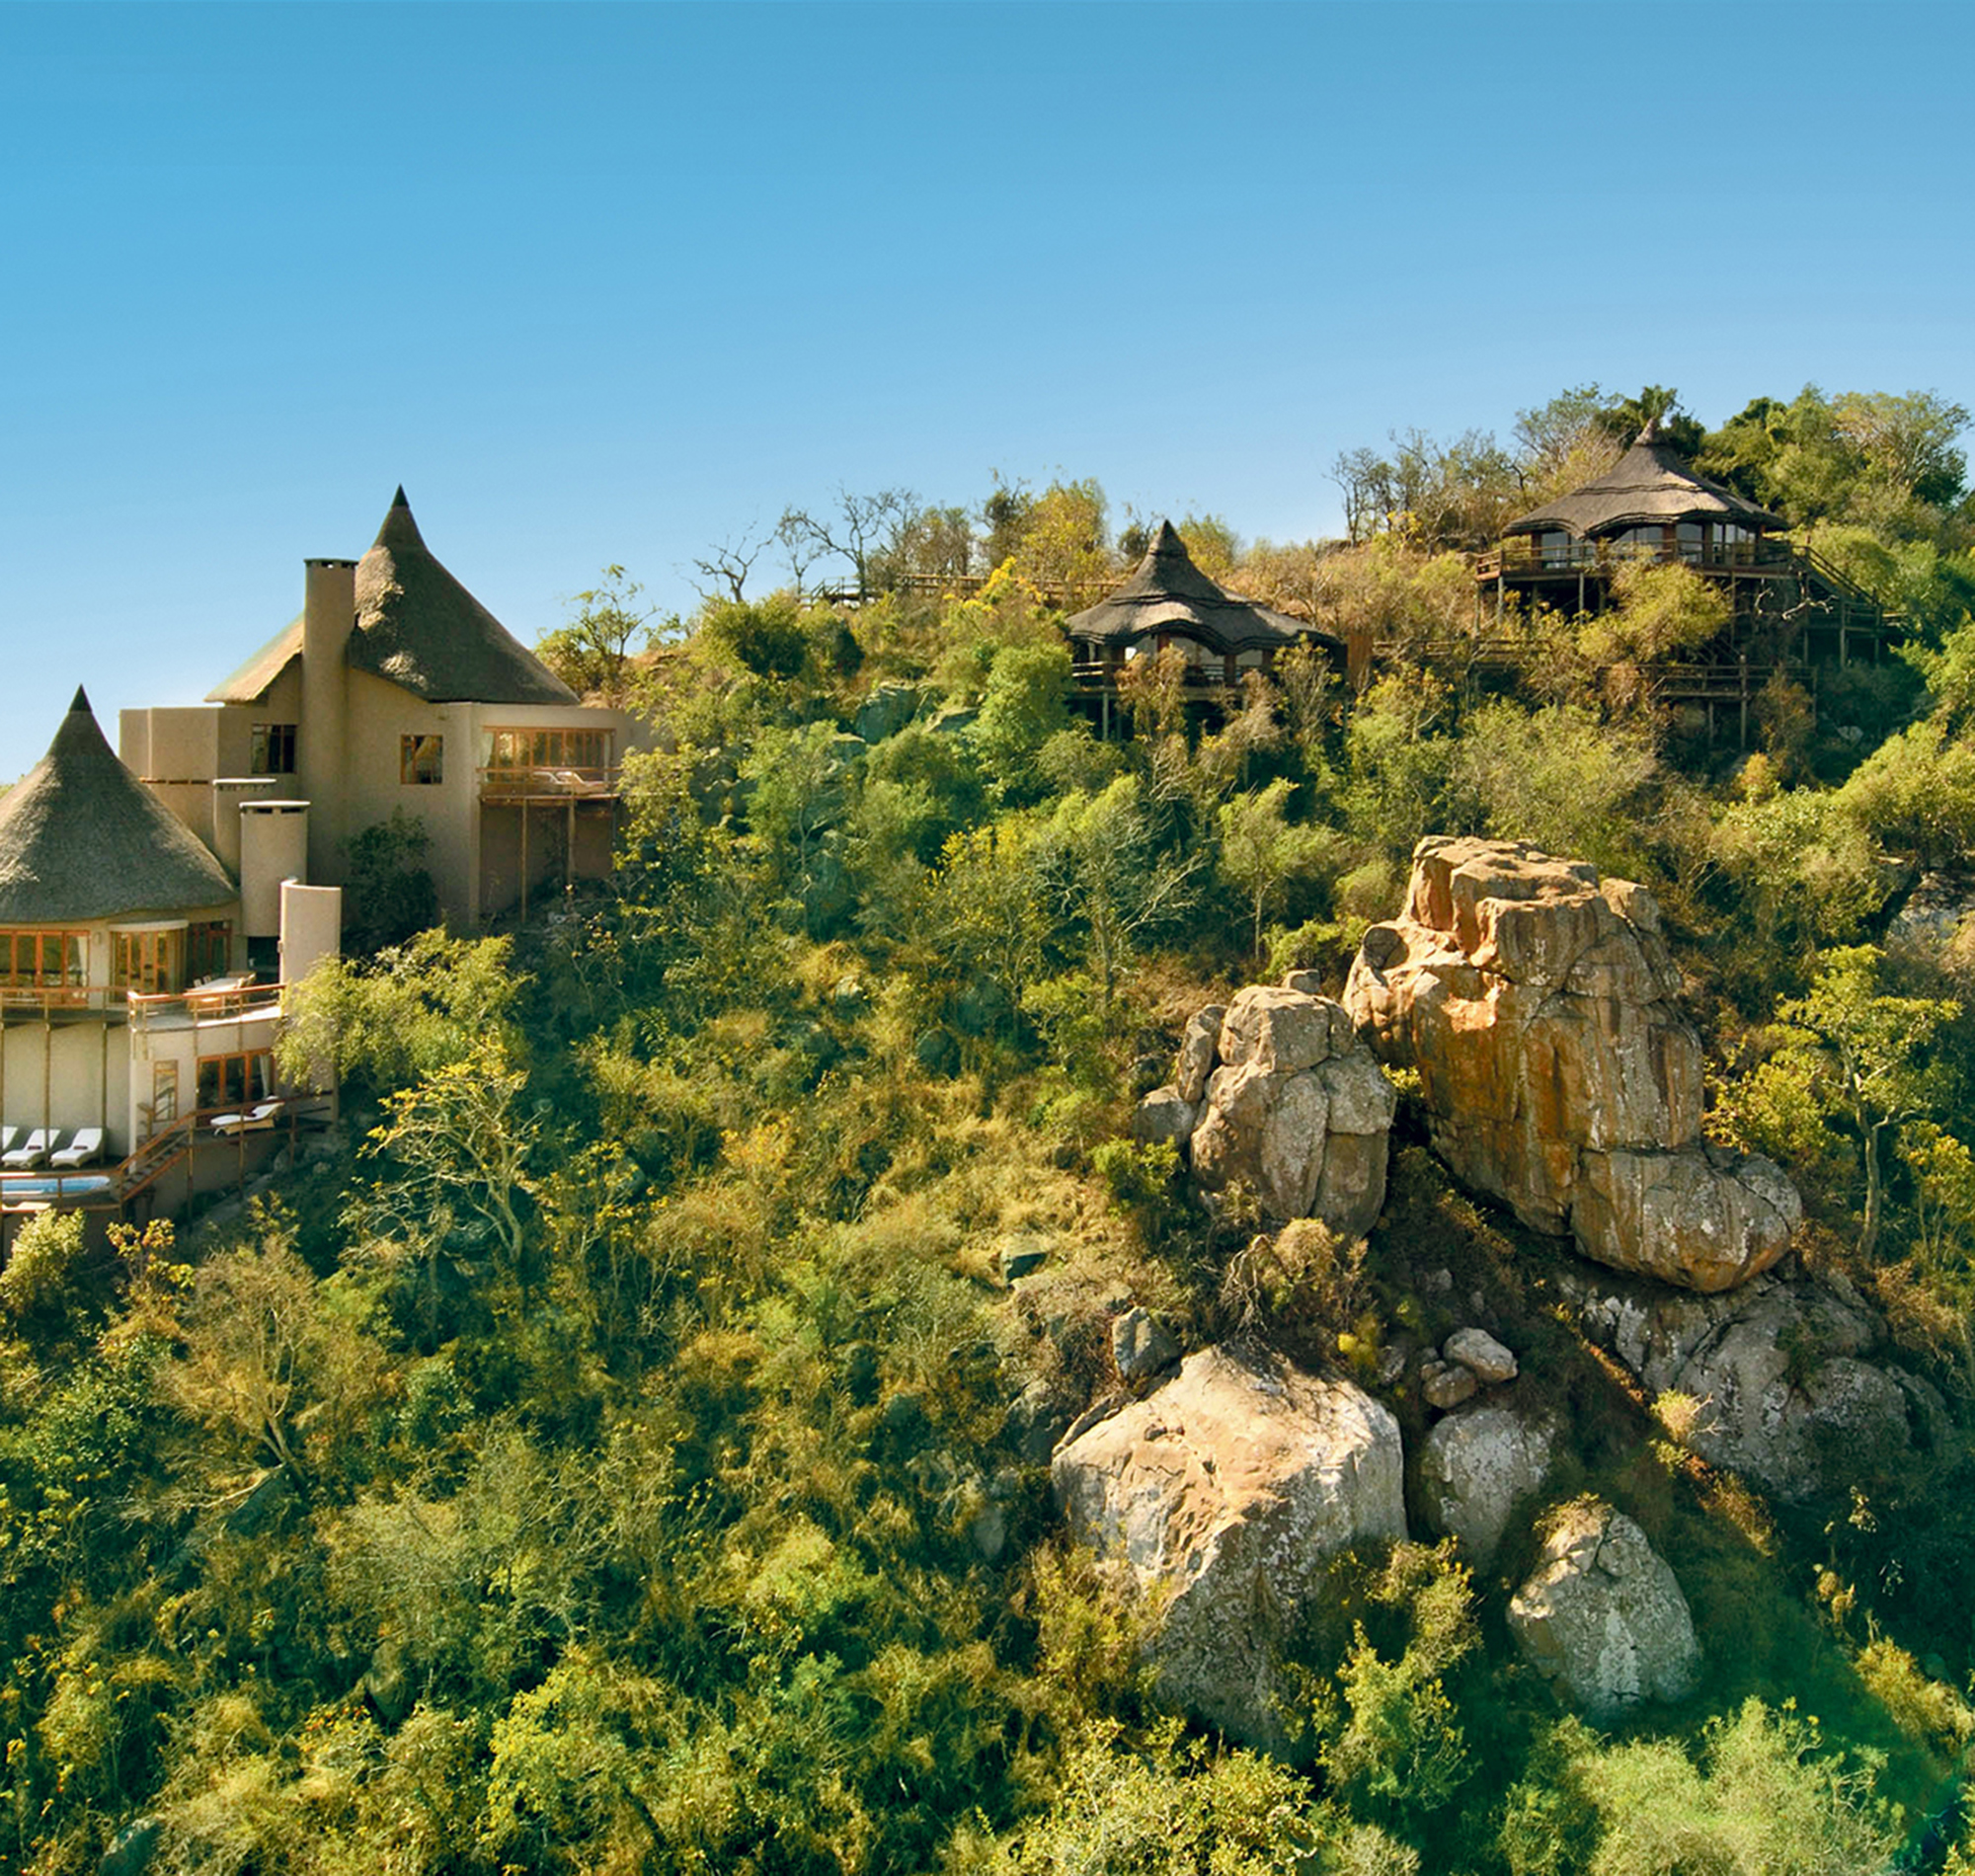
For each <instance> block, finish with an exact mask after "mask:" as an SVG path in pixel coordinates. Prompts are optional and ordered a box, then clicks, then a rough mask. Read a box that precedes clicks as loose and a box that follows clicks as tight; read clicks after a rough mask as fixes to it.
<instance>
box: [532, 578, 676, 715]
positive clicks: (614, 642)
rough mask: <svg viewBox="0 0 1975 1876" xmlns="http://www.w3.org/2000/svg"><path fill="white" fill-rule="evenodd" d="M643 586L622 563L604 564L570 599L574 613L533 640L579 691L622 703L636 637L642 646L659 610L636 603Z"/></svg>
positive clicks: (551, 665) (539, 652) (543, 658)
mask: <svg viewBox="0 0 1975 1876" xmlns="http://www.w3.org/2000/svg"><path fill="white" fill-rule="evenodd" d="M643 592H644V588H643V587H642V586H639V585H638V583H637V582H636V581H635V580H632V579H629V578H627V576H626V575H625V572H624V569H623V568H621V567H617V566H610V567H606V568H604V570H603V573H602V576H601V577H600V578H599V580H598V581H597V584H596V585H595V586H593V587H591V588H590V589H589V590H588V591H587V592H579V593H578V594H577V595H576V596H575V598H574V599H573V600H571V602H570V603H571V604H572V605H574V606H575V607H576V616H575V617H574V618H572V619H571V620H570V621H569V623H568V624H567V625H560V626H557V627H556V628H555V630H554V631H552V632H545V633H543V634H542V636H541V637H540V638H539V639H537V640H536V641H535V652H536V655H537V656H538V657H539V658H540V659H541V661H542V663H543V664H546V665H547V666H548V667H549V669H550V670H552V671H554V672H555V674H556V675H557V676H558V677H560V678H561V679H562V680H563V682H564V683H566V684H567V685H568V686H569V687H570V689H572V690H573V691H575V692H576V694H577V695H578V696H579V697H595V698H596V699H598V701H600V702H602V703H606V704H610V705H612V706H620V707H621V705H622V704H623V701H624V693H625V688H626V686H625V667H626V665H627V664H629V662H630V658H631V654H632V651H633V649H634V641H635V642H636V643H637V646H638V647H639V648H642V646H643V644H644V643H646V642H648V641H649V640H650V639H651V638H652V637H653V629H652V620H653V619H655V618H656V617H657V616H658V608H657V607H656V606H645V605H641V604H640V603H639V601H640V598H641V596H642V594H643ZM673 624H674V625H676V621H674V622H673ZM641 635H642V636H641Z"/></svg>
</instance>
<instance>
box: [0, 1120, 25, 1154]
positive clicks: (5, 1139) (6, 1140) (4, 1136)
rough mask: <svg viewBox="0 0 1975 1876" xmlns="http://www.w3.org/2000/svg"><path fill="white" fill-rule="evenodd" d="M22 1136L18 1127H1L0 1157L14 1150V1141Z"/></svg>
mask: <svg viewBox="0 0 1975 1876" xmlns="http://www.w3.org/2000/svg"><path fill="white" fill-rule="evenodd" d="M20 1137H21V1130H20V1129H19V1128H18V1127H0V1158H4V1157H5V1155H7V1154H8V1153H11V1152H12V1151H13V1150H14V1142H15V1141H16V1140H17V1139H19V1138H20Z"/></svg>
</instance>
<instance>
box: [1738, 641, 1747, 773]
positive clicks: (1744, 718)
mask: <svg viewBox="0 0 1975 1876" xmlns="http://www.w3.org/2000/svg"><path fill="white" fill-rule="evenodd" d="M1739 657H1740V660H1741V664H1742V746H1743V748H1745V749H1746V748H1747V747H1748V746H1749V654H1748V653H1747V652H1743V653H1740V654H1739Z"/></svg>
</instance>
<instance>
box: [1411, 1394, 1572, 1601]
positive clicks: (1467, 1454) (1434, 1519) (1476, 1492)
mask: <svg viewBox="0 0 1975 1876" xmlns="http://www.w3.org/2000/svg"><path fill="white" fill-rule="evenodd" d="M1551 1445H1552V1441H1551V1435H1550V1430H1549V1428H1548V1427H1546V1426H1542V1425H1540V1424H1539V1425H1533V1424H1531V1423H1530V1422H1529V1421H1526V1420H1525V1419H1524V1418H1523V1417H1522V1415H1520V1414H1518V1413H1516V1412H1515V1411H1514V1410H1513V1409H1511V1408H1508V1407H1497V1406H1492V1405H1491V1406H1484V1407H1474V1408H1470V1409H1469V1410H1468V1411H1467V1412H1466V1413H1461V1414H1449V1415H1448V1416H1447V1417H1446V1418H1445V1419H1444V1420H1438V1421H1436V1422H1435V1423H1434V1425H1433V1430H1432V1431H1431V1432H1430V1433H1429V1434H1428V1435H1427V1437H1426V1445H1425V1446H1424V1447H1423V1448H1422V1449H1421V1452H1420V1488H1421V1492H1422V1495H1423V1497H1424V1500H1425V1509H1426V1518H1427V1523H1428V1524H1431V1525H1432V1526H1433V1528H1434V1529H1435V1530H1436V1531H1438V1532H1439V1533H1440V1534H1441V1535H1442V1536H1446V1537H1459V1538H1460V1539H1461V1543H1462V1549H1464V1550H1465V1551H1466V1552H1467V1555H1468V1557H1469V1559H1470V1560H1471V1561H1472V1562H1473V1564H1474V1565H1475V1567H1476V1568H1477V1569H1484V1570H1485V1569H1486V1568H1487V1567H1488V1565H1489V1564H1491V1563H1493V1562H1494V1560H1495V1553H1496V1551H1497V1550H1499V1549H1500V1548H1501V1546H1502V1539H1503V1537H1504V1536H1505V1535H1506V1534H1507V1532H1508V1529H1509V1523H1510V1520H1511V1519H1512V1518H1513V1517H1514V1516H1515V1512H1516V1507H1517V1506H1518V1505H1520V1504H1522V1503H1523V1502H1524V1501H1525V1500H1527V1499H1529V1498H1530V1497H1532V1496H1533V1495H1534V1494H1535V1493H1537V1492H1540V1491H1541V1489H1542V1486H1543V1481H1544V1480H1545V1479H1547V1478H1548V1477H1549V1466H1550V1449H1551Z"/></svg>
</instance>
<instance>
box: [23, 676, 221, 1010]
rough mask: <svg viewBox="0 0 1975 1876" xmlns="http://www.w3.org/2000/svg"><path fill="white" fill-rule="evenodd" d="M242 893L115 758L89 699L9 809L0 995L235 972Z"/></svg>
mask: <svg viewBox="0 0 1975 1876" xmlns="http://www.w3.org/2000/svg"><path fill="white" fill-rule="evenodd" d="M239 896H240V895H239V888H238V887H236V886H235V884H234V883H233V881H232V879H231V878H229V877H228V875H227V872H226V869H225V868H224V867H222V866H221V865H220V863H219V862H218V860H217V859H215V858H214V857H213V855H212V853H211V852H210V851H209V850H208V849H207V848H206V846H205V845H204V844H203V843H202V842H201V841H200V840H199V839H198V838H197V835H195V834H194V833H193V832H192V830H191V829H190V828H189V827H187V826H186V824H185V823H184V822H183V821H180V820H179V819H178V817H177V816H175V815H173V814H172V813H170V812H169V810H167V809H166V808H165V807H164V806H163V805H162V804H161V803H160V802H159V801H158V800H157V799H156V797H154V796H153V795H152V794H151V792H150V790H149V789H147V788H146V787H145V786H144V785H143V783H141V782H140V781H138V779H137V778H136V777H135V776H134V775H132V774H131V773H130V771H129V770H128V769H127V768H125V767H124V766H123V764H122V763H121V762H119V761H118V759H117V755H116V752H115V751H114V750H113V749H112V748H111V746H110V744H109V743H108V741H106V739H105V738H104V735H103V732H102V730H101V729H100V728H98V726H97V722H96V717H95V713H94V712H93V711H91V709H90V707H89V698H88V696H87V695H86V694H85V693H84V692H83V691H82V690H81V689H78V690H77V691H76V693H75V701H74V702H73V703H72V704H71V705H70V706H69V710H68V714H67V716H65V717H64V718H63V719H62V722H61V727H60V728H59V729H58V730H57V731H56V732H55V736H54V741H53V742H52V743H49V744H48V752H47V753H46V754H45V755H44V756H42V757H41V759H40V761H39V762H38V763H36V764H35V766H34V767H33V768H32V769H30V770H29V771H28V773H27V774H26V775H25V776H23V777H22V779H21V780H20V781H19V782H17V783H16V784H15V785H14V787H13V788H12V789H11V790H10V791H9V792H8V794H7V797H6V799H5V800H4V801H0V985H5V986H6V987H8V988H10V989H33V988H40V989H60V990H79V989H81V988H83V987H84V986H87V985H90V984H96V985H110V986H112V987H116V988H127V989H137V990H145V991H173V990H178V989H182V988H183V987H184V986H185V984H186V983H187V982H189V981H191V980H193V979H194V978H195V977H204V976H208V975H213V974H216V973H218V972H221V971H224V970H225V969H226V967H227V961H228V951H229V944H230V940H231V936H232V930H233V919H234V915H235V912H236V909H237V904H238V900H239Z"/></svg>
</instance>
